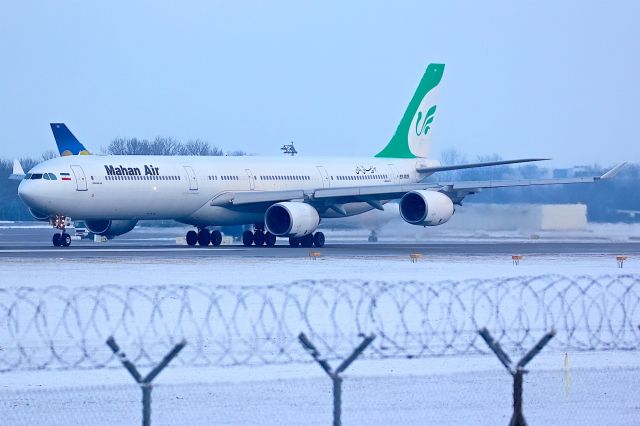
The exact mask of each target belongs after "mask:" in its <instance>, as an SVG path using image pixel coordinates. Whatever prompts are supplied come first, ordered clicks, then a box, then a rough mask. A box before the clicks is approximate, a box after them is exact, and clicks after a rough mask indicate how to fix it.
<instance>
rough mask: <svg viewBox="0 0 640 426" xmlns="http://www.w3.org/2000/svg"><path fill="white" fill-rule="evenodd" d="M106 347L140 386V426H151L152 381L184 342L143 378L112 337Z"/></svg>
mask: <svg viewBox="0 0 640 426" xmlns="http://www.w3.org/2000/svg"><path fill="white" fill-rule="evenodd" d="M106 343H107V346H109V348H110V349H111V350H112V351H113V353H114V354H115V355H116V356H117V357H118V358H119V359H120V362H121V363H122V365H123V366H124V368H125V369H126V370H127V371H128V372H129V374H131V376H132V377H133V380H135V381H136V383H138V385H140V389H141V390H142V426H150V425H151V390H152V389H153V384H152V382H153V379H155V378H156V376H158V374H160V372H161V371H162V370H164V369H165V367H166V366H167V365H169V363H170V362H171V360H172V359H173V358H175V357H176V356H177V355H178V354H179V353H180V351H181V350H182V349H183V348H184V347H185V346H186V345H187V342H186V340H184V339H183V340H182V341H181V342H180V343H178V344H177V345H175V346H174V347H173V349H171V350H170V351H169V353H168V354H166V355H165V356H164V358H162V361H160V363H159V364H158V365H156V366H155V367H154V368H153V369H152V370H151V371H150V372H149V374H147V375H146V376H145V377H142V375H141V374H140V373H139V372H138V369H137V368H136V366H135V365H134V364H133V363H132V362H131V361H130V360H129V359H128V358H127V355H126V354H125V353H124V352H123V351H122V350H121V349H120V347H119V346H118V344H117V343H116V340H115V339H114V338H113V336H110V337H109V338H108V339H107V342H106Z"/></svg>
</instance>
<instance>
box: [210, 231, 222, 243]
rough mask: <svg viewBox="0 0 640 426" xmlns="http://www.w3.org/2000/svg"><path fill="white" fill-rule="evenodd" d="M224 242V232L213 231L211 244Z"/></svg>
mask: <svg viewBox="0 0 640 426" xmlns="http://www.w3.org/2000/svg"><path fill="white" fill-rule="evenodd" d="M221 243H222V233H221V232H220V231H211V245H214V246H219V245H220V244H221Z"/></svg>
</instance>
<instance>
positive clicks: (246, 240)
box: [242, 231, 253, 247]
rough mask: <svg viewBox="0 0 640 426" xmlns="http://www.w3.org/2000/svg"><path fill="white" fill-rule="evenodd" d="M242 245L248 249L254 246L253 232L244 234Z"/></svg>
mask: <svg viewBox="0 0 640 426" xmlns="http://www.w3.org/2000/svg"><path fill="white" fill-rule="evenodd" d="M242 244H244V245H245V246H247V247H249V246H250V245H251V244H253V232H251V231H244V232H243V233H242Z"/></svg>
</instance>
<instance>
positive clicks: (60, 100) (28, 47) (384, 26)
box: [0, 0, 640, 166]
mask: <svg viewBox="0 0 640 426" xmlns="http://www.w3.org/2000/svg"><path fill="white" fill-rule="evenodd" d="M164 3H165V2H160V1H139V2H136V1H131V0H127V1H113V0H112V1H108V2H90V1H49V2H37V1H18V2H14V1H11V2H5V3H4V4H3V7H2V9H3V10H2V14H0V54H1V58H2V61H1V62H0V63H1V66H0V114H1V115H2V119H3V122H4V124H3V125H4V129H5V130H4V131H3V132H2V136H1V137H0V138H1V139H0V146H1V147H2V149H1V152H0V157H4V158H13V157H20V156H36V155H39V154H40V153H41V152H43V151H45V150H48V149H54V148H55V145H54V141H53V137H52V135H51V133H50V129H49V123H50V122H52V121H62V122H65V123H67V124H68V125H69V127H70V128H71V129H72V131H73V132H74V133H75V134H76V136H77V137H78V138H79V139H80V140H81V141H82V142H84V143H85V145H86V146H87V148H88V149H89V150H94V151H98V150H99V148H100V147H102V146H106V145H107V144H108V143H109V141H110V140H111V139H113V138H114V137H119V136H121V137H133V136H136V137H139V138H153V137H154V136H156V135H163V136H173V137H176V138H179V139H183V140H187V139H191V138H201V139H205V140H208V141H209V142H211V143H212V144H215V145H218V146H220V147H222V148H223V149H225V150H235V149H243V150H245V151H249V152H251V153H255V154H260V155H263V154H264V155H278V154H279V152H280V151H279V148H280V146H281V145H282V144H284V143H287V142H289V141H290V140H294V141H295V143H296V146H297V148H298V150H299V151H300V152H301V153H303V154H304V155H309V156H310V155H314V156H315V155H336V154H344V155H348V156H356V155H359V156H368V155H373V154H375V153H376V152H378V151H379V150H380V149H381V148H382V147H383V146H384V145H385V144H386V143H387V141H388V140H389V138H390V137H391V135H392V134H393V132H394V130H395V128H396V126H397V124H398V122H399V120H400V118H401V116H402V113H403V112H404V109H405V108H406V106H407V104H408V102H409V99H410V97H411V95H412V94H413V92H414V90H415V88H416V87H417V84H418V81H419V79H420V77H421V76H422V73H423V72H424V69H425V67H426V66H427V65H428V64H429V63H430V62H444V63H445V64H446V69H445V74H444V78H443V82H442V87H441V90H440V102H439V107H438V116H437V117H436V122H435V123H434V124H435V125H434V128H433V131H434V133H433V135H434V146H433V148H432V151H433V156H435V157H436V158H437V157H439V152H440V151H442V150H444V149H451V148H455V149H457V150H459V151H461V152H464V153H467V154H468V156H469V159H473V157H475V156H477V155H483V154H492V153H497V154H500V155H501V156H502V157H503V158H518V157H529V156H548V157H552V158H554V159H555V161H554V163H553V164H552V165H557V166H563V165H572V164H585V163H594V162H598V163H601V164H612V163H615V162H618V161H621V160H632V161H639V160H640V158H639V157H640V155H639V153H640V148H639V144H638V136H637V125H638V123H639V122H640V107H639V99H640V84H639V83H638V78H639V76H640V25H639V24H638V22H639V21H640V2H638V1H629V2H623V1H615V2H604V1H603V2H600V1H588V2H585V1H576V2H567V1H557V0H555V1H530V2H527V1H517V2H514V1H505V2H478V1H469V2H453V1H438V2H426V1H417V2H400V1H398V2H386V1H385V2H380V3H376V2H372V1H368V2H363V3H355V2H345V1H337V2H330V1H320V2H315V3H312V2H305V1H291V2H288V3H285V2H281V3H278V4H272V3H271V2H255V3H254V2H219V3H218V2H214V1H180V2H166V4H164Z"/></svg>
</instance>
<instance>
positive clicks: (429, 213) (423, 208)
mask: <svg viewBox="0 0 640 426" xmlns="http://www.w3.org/2000/svg"><path fill="white" fill-rule="evenodd" d="M453 212H454V208H453V201H451V198H449V197H447V196H446V195H444V194H443V193H441V192H437V191H425V190H420V191H411V192H407V193H406V194H404V196H403V197H402V198H401V199H400V216H402V218H403V219H404V220H405V222H408V223H410V224H412V225H421V226H436V225H442V224H443V223H445V222H447V221H448V220H449V219H451V216H453Z"/></svg>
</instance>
